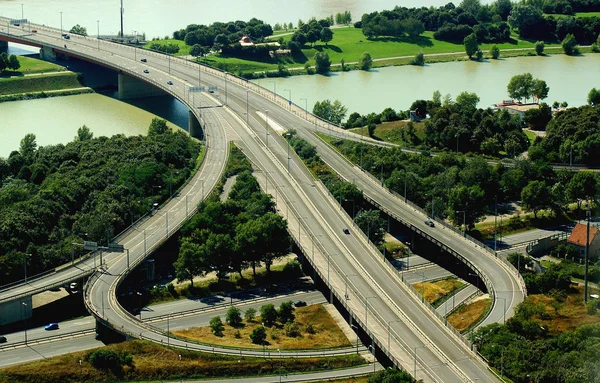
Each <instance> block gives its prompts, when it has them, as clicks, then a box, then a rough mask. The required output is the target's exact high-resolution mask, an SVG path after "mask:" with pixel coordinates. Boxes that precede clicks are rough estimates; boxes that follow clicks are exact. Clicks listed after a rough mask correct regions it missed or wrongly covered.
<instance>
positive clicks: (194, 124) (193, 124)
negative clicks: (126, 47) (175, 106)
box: [188, 110, 204, 140]
mask: <svg viewBox="0 0 600 383" xmlns="http://www.w3.org/2000/svg"><path fill="white" fill-rule="evenodd" d="M188 115H189V121H188V132H189V133H190V136H192V137H194V138H197V139H199V140H201V139H202V137H203V136H204V131H203V130H202V126H201V125H200V122H199V121H198V119H197V118H196V116H195V115H194V113H192V111H191V110H190V111H189V112H188Z"/></svg>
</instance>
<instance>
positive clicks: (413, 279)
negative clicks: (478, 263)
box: [404, 265, 457, 285]
mask: <svg viewBox="0 0 600 383" xmlns="http://www.w3.org/2000/svg"><path fill="white" fill-rule="evenodd" d="M423 276H424V277H423ZM448 277H454V278H457V277H456V275H454V274H452V273H451V272H449V271H448V270H446V269H444V268H443V267H440V266H437V265H435V266H430V267H424V268H421V269H419V270H414V271H404V280H405V281H406V283H408V284H411V285H412V284H415V283H421V281H423V278H425V282H427V281H432V280H439V279H443V278H448Z"/></svg>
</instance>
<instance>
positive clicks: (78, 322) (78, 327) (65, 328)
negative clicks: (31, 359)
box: [0, 316, 96, 346]
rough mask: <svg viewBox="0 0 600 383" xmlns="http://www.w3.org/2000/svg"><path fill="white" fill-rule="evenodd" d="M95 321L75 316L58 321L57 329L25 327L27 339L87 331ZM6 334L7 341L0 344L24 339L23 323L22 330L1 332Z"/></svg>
mask: <svg viewBox="0 0 600 383" xmlns="http://www.w3.org/2000/svg"><path fill="white" fill-rule="evenodd" d="M95 324H96V322H95V321H94V318H92V317H91V316H86V317H83V318H77V319H73V320H70V321H64V322H59V323H58V326H59V328H58V329H57V330H44V326H41V327H33V328H28V329H27V340H28V341H33V340H39V339H45V338H48V337H53V336H58V335H68V334H70V333H73V332H77V331H89V330H92V329H94V327H95ZM3 335H4V336H6V339H7V343H5V344H2V345H0V346H6V345H10V344H11V343H18V342H24V341H25V323H24V322H23V330H21V331H16V332H12V333H8V334H3Z"/></svg>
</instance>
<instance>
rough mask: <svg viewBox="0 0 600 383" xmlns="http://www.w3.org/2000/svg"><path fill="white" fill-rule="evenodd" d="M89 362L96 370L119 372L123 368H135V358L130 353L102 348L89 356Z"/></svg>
mask: <svg viewBox="0 0 600 383" xmlns="http://www.w3.org/2000/svg"><path fill="white" fill-rule="evenodd" d="M88 361H89V362H90V363H91V364H92V366H94V367H95V368H98V369H101V370H111V371H113V372H119V371H120V370H121V369H122V368H123V366H132V367H133V356H132V355H131V354H130V353H128V352H119V351H115V350H110V349H105V348H101V349H98V350H94V351H92V352H91V353H90V355H89V356H88Z"/></svg>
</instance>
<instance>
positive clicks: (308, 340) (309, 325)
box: [173, 301, 352, 352]
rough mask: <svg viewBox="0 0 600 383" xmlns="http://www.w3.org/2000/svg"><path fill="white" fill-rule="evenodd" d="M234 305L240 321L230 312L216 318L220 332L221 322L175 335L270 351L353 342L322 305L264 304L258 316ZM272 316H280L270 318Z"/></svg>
mask: <svg viewBox="0 0 600 383" xmlns="http://www.w3.org/2000/svg"><path fill="white" fill-rule="evenodd" d="M267 306H270V307H267ZM233 307H234V309H230V311H234V312H235V311H237V313H238V314H237V318H238V319H237V320H235V321H232V320H231V318H232V315H231V314H230V312H228V313H227V315H226V317H225V318H220V317H218V320H216V319H215V318H213V320H214V321H215V322H214V323H221V324H222V327H221V330H220V331H217V329H218V328H219V327H218V326H217V325H211V326H206V327H197V328H190V329H186V330H179V331H173V334H175V335H176V336H178V337H181V338H185V339H192V340H195V341H198V342H201V343H209V344H215V345H224V346H228V347H240V348H263V347H266V349H267V351H269V352H273V351H274V350H276V349H282V350H301V349H330V348H339V347H348V346H351V345H352V343H351V342H350V341H349V340H348V338H346V336H345V335H344V333H343V331H342V330H341V329H340V328H339V327H338V325H337V323H335V320H334V319H333V318H332V317H331V315H329V313H328V312H327V310H326V309H325V307H323V306H322V305H310V306H306V307H298V308H296V309H294V308H293V305H292V302H291V301H290V302H285V304H282V306H281V307H280V308H279V310H277V312H274V311H273V310H275V308H274V307H273V305H264V306H263V307H262V308H261V310H260V311H259V312H258V314H261V315H258V316H254V315H253V314H254V310H251V312H250V313H249V310H246V312H244V313H243V314H242V313H241V312H240V310H239V309H237V308H235V306H233ZM263 312H264V314H263ZM242 316H243V317H244V319H243V320H242ZM270 316H274V317H275V318H277V319H276V320H272V319H271V320H268V319H269V317H270ZM213 320H211V323H212V322H213ZM259 333H260V334H259ZM263 334H264V335H263Z"/></svg>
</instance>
